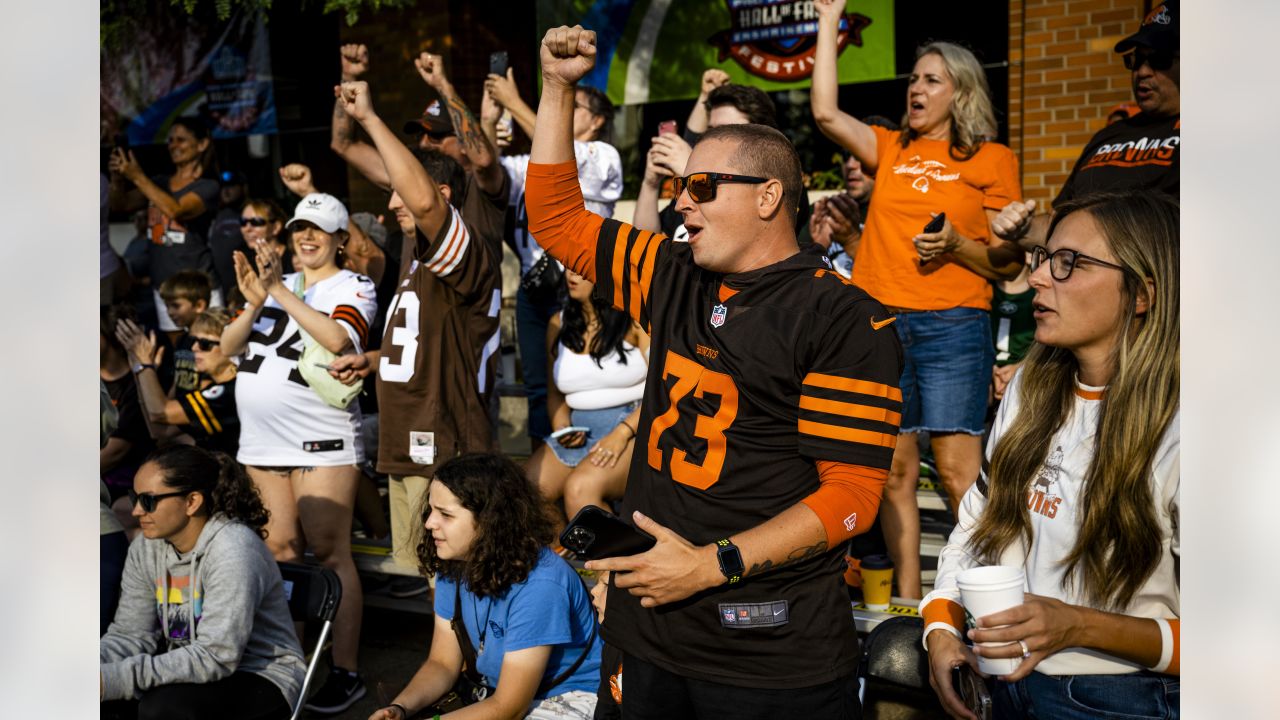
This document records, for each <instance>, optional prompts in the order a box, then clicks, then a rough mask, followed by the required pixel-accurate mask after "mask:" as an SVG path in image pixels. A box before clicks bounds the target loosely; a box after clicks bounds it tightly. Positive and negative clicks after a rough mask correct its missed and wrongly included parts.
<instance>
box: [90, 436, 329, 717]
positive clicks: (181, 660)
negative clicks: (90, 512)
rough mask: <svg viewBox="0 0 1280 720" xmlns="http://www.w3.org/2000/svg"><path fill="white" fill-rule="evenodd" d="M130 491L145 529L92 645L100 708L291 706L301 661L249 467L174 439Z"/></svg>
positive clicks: (267, 710) (125, 713) (235, 713)
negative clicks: (106, 624)
mask: <svg viewBox="0 0 1280 720" xmlns="http://www.w3.org/2000/svg"><path fill="white" fill-rule="evenodd" d="M129 496H130V499H131V500H132V502H133V515H134V517H136V518H138V522H139V524H140V525H141V527H142V535H143V536H142V537H140V538H138V539H137V540H135V541H134V542H133V544H132V545H131V546H130V548H129V557H128V560H127V561H126V563H125V569H124V577H123V580H122V587H121V590H120V605H119V608H118V609H117V610H116V614H115V620H114V622H112V623H111V627H110V628H108V629H107V634H106V635H104V636H103V637H102V640H101V642H100V645H99V661H100V663H101V680H100V685H101V688H100V692H101V699H102V701H103V702H104V705H103V708H102V709H103V713H102V714H103V717H112V716H119V717H134V716H136V717H138V718H174V717H182V718H244V719H255V720H256V719H262V720H266V719H268V718H288V717H289V714H290V708H291V707H292V705H293V702H294V701H295V699H296V698H297V695H298V691H299V688H300V687H301V685H302V678H303V675H304V673H305V672H306V667H305V665H304V663H303V659H302V650H301V648H300V646H299V645H298V637H297V635H296V634H295V632H294V627H293V621H292V619H291V618H290V616H289V607H288V604H287V602H286V600H285V595H284V587H283V583H282V582H281V579H280V569H279V567H278V566H277V565H276V562H275V559H274V558H273V557H272V556H271V552H270V551H269V550H267V546H266V544H265V543H263V535H265V532H264V531H263V527H264V526H265V524H266V520H267V511H266V509H265V508H264V507H263V505H262V501H261V500H260V499H259V497H258V493H257V491H256V490H255V489H254V487H253V484H252V483H251V482H250V481H249V479H248V477H246V476H245V474H244V472H243V471H242V470H241V469H240V468H239V466H238V465H236V463H235V461H234V460H232V459H231V458H229V457H227V456H226V455H223V454H221V453H210V452H208V451H205V450H201V449H200V448H196V447H192V446H189V445H178V446H173V447H169V448H166V449H164V450H160V451H157V452H155V453H153V454H152V455H151V456H150V457H149V458H148V459H147V461H146V462H145V463H144V464H143V466H142V467H141V468H140V469H139V470H138V473H137V475H136V476H135V477H134V481H133V490H132V491H130V493H129ZM108 701H112V702H108Z"/></svg>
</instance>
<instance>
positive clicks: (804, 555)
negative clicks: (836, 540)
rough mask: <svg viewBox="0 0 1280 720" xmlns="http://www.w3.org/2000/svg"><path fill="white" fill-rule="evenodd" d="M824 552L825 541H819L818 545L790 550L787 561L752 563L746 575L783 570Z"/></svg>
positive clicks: (825, 549)
mask: <svg viewBox="0 0 1280 720" xmlns="http://www.w3.org/2000/svg"><path fill="white" fill-rule="evenodd" d="M826 551H827V541H826V540H821V541H819V542H818V544H816V545H813V546H811V547H800V548H796V549H795V550H792V551H791V552H790V553H789V554H788V555H787V559H786V560H783V561H782V562H780V563H774V562H773V561H772V560H768V559H766V560H762V561H761V562H758V563H754V564H753V565H752V566H751V569H750V570H747V575H755V574H756V573H763V572H769V571H770V570H777V569H778V568H784V567H786V566H788V565H795V564H796V563H799V562H804V561H805V560H808V559H810V558H813V557H817V556H818V555H821V554H822V553H824V552H826Z"/></svg>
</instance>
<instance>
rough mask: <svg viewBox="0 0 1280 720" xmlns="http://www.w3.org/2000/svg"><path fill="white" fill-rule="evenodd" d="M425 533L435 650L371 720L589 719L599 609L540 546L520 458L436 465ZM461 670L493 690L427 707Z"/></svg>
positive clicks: (540, 516) (533, 496) (549, 531)
mask: <svg viewBox="0 0 1280 720" xmlns="http://www.w3.org/2000/svg"><path fill="white" fill-rule="evenodd" d="M422 529H423V530H425V533H423V534H422V541H421V542H420V543H419V544H418V562H419V564H420V565H421V566H422V572H423V574H424V575H434V576H435V577H436V591H435V624H434V631H433V635H432V636H431V651H430V654H429V655H428V656H427V660H426V662H424V663H423V664H422V667H421V668H420V669H419V670H418V672H417V673H415V674H414V676H413V678H412V679H411V680H409V684H408V685H407V686H406V687H405V688H404V689H403V690H401V691H400V693H399V694H397V695H396V696H395V697H393V698H392V699H391V703H390V704H388V705H387V706H386V707H383V708H381V709H379V710H377V711H375V712H374V713H373V714H372V715H370V716H369V720H408V719H409V718H412V717H431V716H432V715H433V713H434V714H435V717H437V718H439V717H441V715H442V714H443V717H444V718H455V717H458V718H462V717H469V718H480V717H485V718H489V717H493V718H529V719H531V720H589V718H591V717H592V715H593V712H594V710H595V705H596V696H595V691H596V689H597V686H598V684H599V679H600V644H601V639H600V638H599V637H597V629H596V617H595V611H594V610H593V609H592V606H591V598H590V596H589V594H588V592H587V588H586V585H585V584H584V583H583V582H582V580H581V579H580V578H579V577H578V574H577V573H576V572H574V570H573V568H572V567H570V566H569V564H568V563H567V562H565V561H564V559H562V558H560V557H559V556H557V555H556V554H555V553H553V552H551V549H550V548H549V547H547V545H548V544H549V543H550V542H551V539H552V537H553V536H554V530H553V528H552V526H551V521H550V519H549V518H548V517H547V514H546V512H545V505H544V503H543V500H542V498H541V497H540V496H539V494H538V488H537V487H536V486H535V485H534V484H533V483H532V482H530V481H529V480H528V478H526V477H525V476H524V473H522V472H521V471H520V468H519V466H517V465H516V464H515V463H513V462H511V460H509V459H507V458H506V457H503V456H501V455H497V454H492V453H470V454H466V455H460V456H458V457H455V458H453V459H451V460H448V461H447V462H445V463H443V464H442V465H440V467H439V468H437V469H436V475H435V477H434V478H432V480H431V484H430V485H429V486H428V488H427V501H426V503H425V504H424V506H423V507H422ZM464 659H465V660H466V668H465V669H464V662H463V661H464ZM464 672H466V673H467V675H468V677H469V678H473V682H477V683H478V684H480V685H483V686H484V687H486V688H487V689H488V693H487V695H485V697H484V699H482V700H480V701H479V702H478V703H476V704H474V705H472V706H470V707H467V708H464V709H463V710H461V711H460V712H457V713H453V712H448V710H451V709H453V708H447V709H446V708H433V709H427V708H428V707H429V706H432V705H433V704H434V703H437V702H439V701H440V699H441V698H443V697H445V696H446V695H447V694H448V693H449V691H450V689H451V688H454V687H455V685H454V683H455V681H456V680H457V679H458V678H459V676H460V675H462V674H463V673H464Z"/></svg>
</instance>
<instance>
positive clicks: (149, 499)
mask: <svg viewBox="0 0 1280 720" xmlns="http://www.w3.org/2000/svg"><path fill="white" fill-rule="evenodd" d="M186 494H187V493H184V492H171V493H160V494H156V493H136V492H134V491H132V490H130V491H129V505H130V506H131V507H133V506H137V505H138V504H139V503H141V505H142V512H144V513H153V512H155V511H156V505H158V504H160V501H161V500H163V499H165V498H171V497H182V496H183V495H186Z"/></svg>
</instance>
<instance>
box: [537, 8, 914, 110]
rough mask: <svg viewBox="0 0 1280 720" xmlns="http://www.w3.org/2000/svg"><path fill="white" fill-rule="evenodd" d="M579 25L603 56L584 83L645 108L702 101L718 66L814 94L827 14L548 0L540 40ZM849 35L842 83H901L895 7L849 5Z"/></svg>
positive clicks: (735, 75) (843, 38) (761, 84)
mask: <svg viewBox="0 0 1280 720" xmlns="http://www.w3.org/2000/svg"><path fill="white" fill-rule="evenodd" d="M855 7H856V9H855ZM576 24H580V25H582V26H583V27H585V28H587V29H589V30H595V31H596V44H597V48H598V49H599V55H598V56H597V59H596V67H595V69H594V70H593V71H592V72H591V73H590V74H588V75H587V77H585V78H583V81H582V82H583V83H584V84H587V85H591V86H594V87H598V88H600V89H601V90H604V91H605V92H606V93H608V95H609V98H610V99H611V100H613V102H614V103H616V104H620V105H635V104H643V103H649V102H659V101H664V100H685V99H690V98H695V97H697V96H698V90H699V87H700V85H701V79H702V72H703V71H704V70H706V69H707V68H712V67H716V68H720V69H721V70H724V71H725V72H727V73H728V74H729V77H730V79H731V80H732V82H735V83H739V84H742V85H752V86H754V87H758V88H760V89H762V90H765V91H767V92H773V91H777V90H791V89H797V88H807V87H809V81H810V77H811V74H812V72H813V52H814V48H815V45H816V42H817V29H818V28H817V24H818V13H817V11H816V10H815V9H814V7H813V2H812V0H538V37H539V39H541V37H542V34H543V33H545V32H546V31H547V29H548V28H552V27H556V26H559V25H576ZM840 28H841V29H840V39H839V60H838V63H839V69H840V83H841V84H846V83H856V82H867V81H870V80H885V79H888V78H892V77H893V76H894V48H893V0H858V2H856V3H854V2H849V3H848V5H847V6H846V8H845V16H844V19H843V20H842V21H841V24H840Z"/></svg>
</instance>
